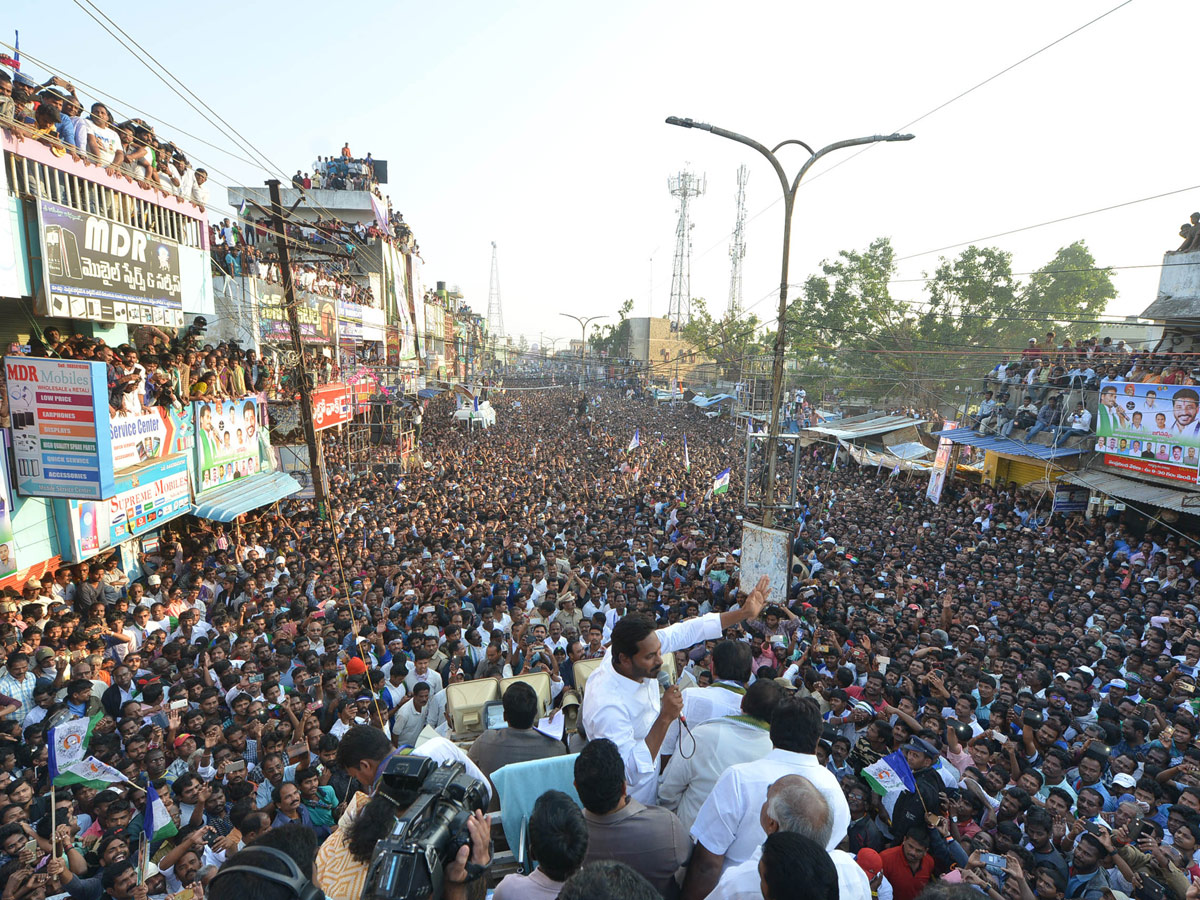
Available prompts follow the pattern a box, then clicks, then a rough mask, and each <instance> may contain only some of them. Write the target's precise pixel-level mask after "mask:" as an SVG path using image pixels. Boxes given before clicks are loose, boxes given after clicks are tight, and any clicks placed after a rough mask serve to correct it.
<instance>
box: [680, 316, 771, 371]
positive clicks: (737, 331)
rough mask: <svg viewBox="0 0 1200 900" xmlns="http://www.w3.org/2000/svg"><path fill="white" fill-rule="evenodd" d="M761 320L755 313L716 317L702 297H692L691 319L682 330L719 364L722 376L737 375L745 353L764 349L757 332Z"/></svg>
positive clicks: (701, 351)
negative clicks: (741, 315)
mask: <svg viewBox="0 0 1200 900" xmlns="http://www.w3.org/2000/svg"><path fill="white" fill-rule="evenodd" d="M759 327H760V323H759V321H758V318H757V317H756V316H754V315H749V316H745V317H744V318H743V317H739V316H731V315H729V314H728V313H726V314H725V315H724V316H722V317H721V318H720V319H714V318H713V316H712V313H710V312H709V311H708V304H707V303H705V302H704V300H703V299H702V298H699V297H697V298H695V299H693V300H692V319H691V321H690V322H688V323H687V324H686V325H684V326H683V328H682V329H681V330H680V336H681V337H682V338H683V339H684V340H686V341H687V342H688V343H690V344H691V345H692V346H693V347H695V348H696V352H697V353H699V354H700V355H702V356H707V357H708V358H709V359H711V360H712V361H713V362H715V363H716V364H717V369H718V370H719V372H720V374H721V377H722V378H724V379H727V380H735V379H736V378H738V376H739V373H740V371H741V368H742V357H743V356H755V355H757V354H759V353H762V352H763V350H764V343H763V341H762V340H761V339H760V338H759V337H758V336H757V335H758V330H759Z"/></svg>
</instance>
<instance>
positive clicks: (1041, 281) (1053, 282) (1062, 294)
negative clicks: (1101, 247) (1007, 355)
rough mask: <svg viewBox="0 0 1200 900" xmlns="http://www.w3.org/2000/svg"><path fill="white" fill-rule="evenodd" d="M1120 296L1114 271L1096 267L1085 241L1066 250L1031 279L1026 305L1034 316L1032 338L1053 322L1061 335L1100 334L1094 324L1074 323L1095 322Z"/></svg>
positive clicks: (1028, 313)
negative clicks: (1115, 283) (1076, 321)
mask: <svg viewBox="0 0 1200 900" xmlns="http://www.w3.org/2000/svg"><path fill="white" fill-rule="evenodd" d="M1116 296H1117V289H1116V288H1115V287H1114V286H1113V283H1112V269H1101V268H1097V267H1096V259H1095V257H1093V256H1092V253H1091V251H1090V250H1088V248H1087V244H1085V243H1084V242H1083V241H1076V242H1075V243H1073V244H1071V245H1070V246H1069V247H1062V248H1060V249H1059V251H1058V252H1057V253H1055V254H1054V259H1052V260H1050V262H1048V263H1047V264H1046V265H1044V266H1042V267H1041V268H1040V269H1038V270H1037V271H1036V272H1034V273H1033V276H1032V277H1031V278H1030V279H1029V284H1028V285H1026V287H1025V290H1024V296H1023V299H1024V306H1025V311H1026V314H1027V315H1028V316H1029V317H1030V324H1031V327H1033V326H1036V328H1037V331H1032V330H1031V331H1030V336H1034V335H1036V334H1040V333H1041V332H1042V331H1044V330H1045V328H1044V327H1042V326H1044V325H1046V324H1047V323H1049V322H1053V323H1054V325H1055V326H1056V329H1055V330H1057V331H1058V332H1059V334H1060V335H1063V334H1065V336H1067V337H1072V338H1079V337H1084V336H1087V335H1089V334H1095V333H1096V327H1095V325H1094V324H1092V323H1090V322H1081V323H1079V324H1072V323H1073V321H1074V320H1076V319H1095V318H1096V317H1097V316H1100V315H1103V313H1104V310H1105V309H1106V308H1107V307H1108V304H1109V301H1111V300H1113V299H1114V298H1116Z"/></svg>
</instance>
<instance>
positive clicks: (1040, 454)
mask: <svg viewBox="0 0 1200 900" xmlns="http://www.w3.org/2000/svg"><path fill="white" fill-rule="evenodd" d="M934 435H936V436H937V437H944V438H946V439H948V440H950V441H952V442H953V443H955V444H969V445H970V446H972V447H978V448H979V449H980V450H991V451H993V452H995V453H1007V454H1008V455H1009V456H1030V457H1033V458H1034V459H1059V458H1061V457H1064V456H1078V455H1079V454H1080V453H1083V452H1084V451H1085V450H1090V449H1091V448H1090V447H1047V446H1046V445H1045V444H1025V443H1022V442H1021V441H1014V440H1013V439H1012V438H1006V437H1001V436H1000V435H996V434H979V433H978V432H976V431H975V430H974V429H972V428H953V429H950V430H949V431H935V432H934Z"/></svg>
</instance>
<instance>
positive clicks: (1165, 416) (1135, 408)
mask: <svg viewBox="0 0 1200 900" xmlns="http://www.w3.org/2000/svg"><path fill="white" fill-rule="evenodd" d="M1095 449H1096V452H1097V453H1103V454H1104V464H1105V465H1106V466H1110V467H1112V468H1114V469H1123V470H1124V471H1127V472H1137V473H1139V474H1142V475H1153V476H1156V477H1158V478H1170V479H1172V480H1175V481H1183V482H1187V483H1188V484H1196V483H1197V476H1198V473H1200V389H1197V388H1195V387H1185V386H1181V385H1174V384H1154V383H1142V382H1132V381H1102V382H1101V383H1100V405H1099V407H1098V408H1097V410H1096V446H1095Z"/></svg>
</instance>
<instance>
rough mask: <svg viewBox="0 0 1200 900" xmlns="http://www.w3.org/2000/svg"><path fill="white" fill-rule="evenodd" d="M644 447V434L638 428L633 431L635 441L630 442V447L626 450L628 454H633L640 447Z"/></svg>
mask: <svg viewBox="0 0 1200 900" xmlns="http://www.w3.org/2000/svg"><path fill="white" fill-rule="evenodd" d="M640 446H642V434H641V431H640V430H639V429H637V428H635V429H633V439H632V440H631V441H630V442H629V446H628V447H626V448H625V452H626V453H632V452H633V451H634V450H636V449H637V448H638V447H640Z"/></svg>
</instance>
